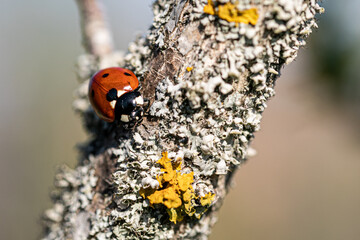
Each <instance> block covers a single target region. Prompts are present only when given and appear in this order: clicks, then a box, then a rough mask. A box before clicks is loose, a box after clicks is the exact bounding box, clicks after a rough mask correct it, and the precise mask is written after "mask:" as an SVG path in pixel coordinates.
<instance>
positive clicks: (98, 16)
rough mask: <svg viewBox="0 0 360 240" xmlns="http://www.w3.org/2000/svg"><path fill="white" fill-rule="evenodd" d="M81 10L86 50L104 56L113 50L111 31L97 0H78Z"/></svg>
mask: <svg viewBox="0 0 360 240" xmlns="http://www.w3.org/2000/svg"><path fill="white" fill-rule="evenodd" d="M76 3H77V5H78V8H79V12H80V19H81V30H82V35H83V44H84V48H85V50H86V51H87V52H88V53H90V54H93V55H95V56H99V57H102V56H104V55H107V54H110V53H111V52H112V51H113V40H112V36H111V33H110V31H109V29H108V27H107V24H106V22H105V20H104V16H103V13H102V10H101V7H100V5H99V3H98V2H97V1H96V0H76Z"/></svg>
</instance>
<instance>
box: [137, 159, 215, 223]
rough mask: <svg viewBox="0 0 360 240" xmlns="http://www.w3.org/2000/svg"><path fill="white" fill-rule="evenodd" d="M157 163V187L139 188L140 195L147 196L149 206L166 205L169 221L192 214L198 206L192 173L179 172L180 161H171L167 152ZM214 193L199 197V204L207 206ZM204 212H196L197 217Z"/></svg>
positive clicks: (179, 219) (176, 220)
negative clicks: (159, 166) (159, 170)
mask: <svg viewBox="0 0 360 240" xmlns="http://www.w3.org/2000/svg"><path fill="white" fill-rule="evenodd" d="M157 163H158V164H160V165H161V166H162V168H161V172H163V174H161V175H159V176H157V177H156V179H157V181H158V182H159V189H140V191H139V193H140V195H141V196H142V197H143V198H147V199H148V200H149V202H150V204H151V206H152V205H154V204H163V205H164V206H166V207H167V208H168V209H167V212H168V214H169V217H170V221H171V222H174V223H176V222H178V221H181V220H182V219H183V218H184V215H188V216H193V215H194V214H195V213H196V209H195V208H196V206H200V205H199V204H196V202H195V200H196V199H198V197H197V196H196V195H195V193H194V189H193V187H192V183H193V182H194V173H193V172H191V173H187V174H182V173H181V172H180V170H181V162H179V161H178V162H171V159H169V158H168V154H167V152H164V153H163V157H162V158H161V159H160V160H159V161H158V162H157ZM214 195H215V194H211V193H208V194H207V195H205V196H204V197H202V198H200V203H201V206H205V205H206V206H209V205H210V204H211V202H212V201H213V199H214ZM202 202H204V203H205V204H203V203H202ZM204 212H205V210H204V209H202V210H200V212H198V213H196V214H197V217H198V218H200V217H201V215H202V214H203V213H204Z"/></svg>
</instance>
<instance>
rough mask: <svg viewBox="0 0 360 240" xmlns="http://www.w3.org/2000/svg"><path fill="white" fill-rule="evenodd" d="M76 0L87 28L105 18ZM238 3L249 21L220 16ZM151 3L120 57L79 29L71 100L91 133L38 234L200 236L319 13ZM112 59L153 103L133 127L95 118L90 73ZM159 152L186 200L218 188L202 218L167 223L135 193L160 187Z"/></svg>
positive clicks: (161, 211)
mask: <svg viewBox="0 0 360 240" xmlns="http://www.w3.org/2000/svg"><path fill="white" fill-rule="evenodd" d="M77 2H78V3H79V7H80V9H81V12H82V13H83V14H82V16H83V17H82V26H83V29H88V28H87V27H88V26H87V25H88V24H89V22H90V20H89V19H93V18H91V16H87V14H86V13H90V15H91V12H95V13H96V16H101V15H102V14H101V12H99V11H98V9H95V10H93V11H87V10H88V9H87V7H86V4H82V3H84V2H86V1H84V2H82V1H77ZM89 2H92V3H93V4H92V5H91V6H92V7H94V6H95V8H96V5H94V4H96V2H95V1H89ZM260 2H261V3H260ZM227 4H228V5H227ZM206 5H208V6H209V7H210V9H213V10H214V12H213V13H212V14H209V11H204V7H205V6H206ZM235 5H236V9H237V10H236V11H238V14H240V15H241V14H242V15H244V14H245V13H244V12H241V11H246V10H248V9H252V8H255V9H256V11H257V14H258V16H259V18H258V20H257V21H256V22H255V24H252V23H251V22H249V23H235V22H231V19H230V20H229V18H224V17H223V16H222V15H221V13H220V10H219V9H220V8H221V7H222V6H231V7H232V6H235ZM153 10H154V22H153V25H152V27H151V29H150V32H149V33H148V35H147V36H146V37H144V38H139V39H137V40H136V41H135V42H133V43H131V44H130V45H129V52H128V53H127V54H126V55H123V54H121V53H119V52H114V51H112V50H111V49H112V48H111V47H106V45H107V46H111V40H106V41H105V42H107V43H106V44H105V45H104V42H102V43H101V45H98V44H99V42H98V41H93V40H92V39H93V37H92V36H93V34H95V35H96V34H97V31H98V30H96V28H95V30H94V31H93V32H91V31H90V32H89V31H83V33H84V37H83V39H84V43H85V46H86V50H87V51H88V54H87V55H84V56H81V57H80V58H79V62H78V74H79V79H80V80H81V82H82V83H81V85H80V86H79V88H78V90H77V95H76V98H77V99H76V100H75V102H74V107H75V110H76V111H77V112H79V113H80V114H81V116H82V119H83V121H84V126H85V127H86V129H87V130H88V132H89V133H90V136H91V137H90V140H89V142H87V143H86V144H83V145H82V146H81V147H80V149H81V152H82V157H81V159H80V161H79V164H78V166H77V167H76V168H75V169H74V170H73V169H69V168H67V167H62V168H60V170H59V172H58V174H57V175H56V181H55V185H56V191H54V193H53V201H54V206H53V208H52V209H49V210H47V211H46V213H45V216H44V223H45V236H44V239H206V238H207V236H208V235H209V234H210V232H211V227H212V226H213V225H214V223H215V222H216V215H217V212H218V210H219V208H220V206H221V204H222V202H223V199H224V197H225V195H226V193H227V190H228V186H229V183H230V181H231V178H232V176H233V174H234V173H235V170H236V169H237V168H238V166H239V165H240V164H242V163H243V162H245V160H246V159H247V157H249V156H251V154H253V153H254V150H252V149H251V148H250V147H249V144H250V142H251V141H252V139H253V137H254V132H255V131H258V130H259V129H260V120H261V116H262V112H263V111H264V109H265V108H266V103H267V101H268V99H269V98H270V97H272V96H274V93H275V92H274V84H275V80H276V79H277V78H278V77H279V75H280V69H281V67H282V66H283V65H284V64H287V63H290V62H291V61H293V60H294V59H295V57H296V55H297V52H298V50H299V48H300V47H301V46H303V45H305V38H306V37H307V36H308V35H309V34H310V33H311V29H312V28H313V27H316V26H317V25H316V23H315V14H316V13H319V12H322V11H323V9H322V8H320V7H319V6H318V4H317V3H316V1H312V0H292V1H288V0H268V1H239V3H237V4H235V1H232V3H231V2H229V1H227V0H218V1H215V0H213V1H209V2H208V1H205V0H172V1H170V0H158V1H156V2H155V3H154V4H153ZM101 19H102V18H101V17H100V20H99V19H97V21H98V23H99V22H100V26H101V27H100V29H101V30H100V32H102V33H104V32H107V30H106V27H105V26H106V24H104V22H102V20H101ZM101 22H102V23H101ZM98 26H99V25H98ZM109 66H120V67H125V68H128V69H130V70H132V71H133V72H134V73H135V74H136V75H137V76H138V78H139V80H140V82H141V85H142V94H143V96H144V97H146V98H148V99H150V102H151V106H150V108H149V110H148V112H147V114H146V115H145V117H144V120H143V121H142V123H141V124H138V125H137V126H136V127H134V129H131V130H128V129H124V128H123V127H122V126H117V125H116V124H109V123H105V122H103V121H101V120H100V119H99V118H98V117H97V116H96V115H95V113H94V111H93V110H92V109H91V107H90V106H89V103H88V100H87V86H88V80H89V78H90V77H91V75H92V74H93V73H94V72H95V71H96V70H98V69H100V68H104V67H109ZM162 152H168V154H169V158H170V159H173V160H174V161H181V162H182V165H181V170H178V171H180V172H181V173H182V174H189V173H193V175H194V178H193V180H194V182H193V183H192V188H193V190H194V194H195V195H196V198H197V200H196V199H195V198H194V199H193V200H194V202H196V201H198V200H199V199H198V198H200V197H204V196H205V195H206V194H207V193H212V194H215V195H214V196H215V197H214V199H213V200H212V201H211V204H210V205H207V206H206V207H203V208H202V211H203V212H202V213H204V214H203V215H202V216H201V218H200V219H198V218H196V217H193V216H187V215H185V216H184V219H183V220H182V221H179V222H177V223H176V224H175V223H173V222H171V221H170V220H169V214H168V212H167V210H168V209H166V207H165V206H164V205H161V204H157V205H153V206H150V204H149V199H147V198H145V199H144V197H143V196H141V195H140V193H139V192H140V190H141V189H149V188H153V189H154V191H156V190H158V189H159V184H158V181H157V180H156V178H157V177H159V176H160V175H161V174H162V173H161V168H162V167H161V165H159V164H158V163H157V161H158V160H159V159H160V158H161V156H162V155H161V154H162ZM183 201H184V200H183ZM234 207H236V206H234ZM198 216H199V217H200V215H198Z"/></svg>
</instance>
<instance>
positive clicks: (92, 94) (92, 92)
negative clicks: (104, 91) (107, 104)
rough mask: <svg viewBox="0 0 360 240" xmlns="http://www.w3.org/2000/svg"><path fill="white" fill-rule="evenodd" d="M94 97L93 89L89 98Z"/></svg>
mask: <svg viewBox="0 0 360 240" xmlns="http://www.w3.org/2000/svg"><path fill="white" fill-rule="evenodd" d="M94 95H95V92H94V89H93V90H91V96H92V97H94Z"/></svg>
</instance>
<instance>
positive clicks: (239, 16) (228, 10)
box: [204, 0, 259, 25]
mask: <svg viewBox="0 0 360 240" xmlns="http://www.w3.org/2000/svg"><path fill="white" fill-rule="evenodd" d="M204 12H205V13H207V14H211V15H217V16H219V18H221V19H224V20H226V21H228V22H236V23H245V24H252V25H255V24H256V22H257V20H258V19H259V14H258V11H257V9H256V8H250V9H246V10H242V11H241V10H239V9H237V7H236V5H234V4H232V3H230V2H227V3H226V4H222V5H218V10H217V11H216V9H215V6H214V4H213V2H212V1H211V0H208V4H207V5H205V6H204Z"/></svg>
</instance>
